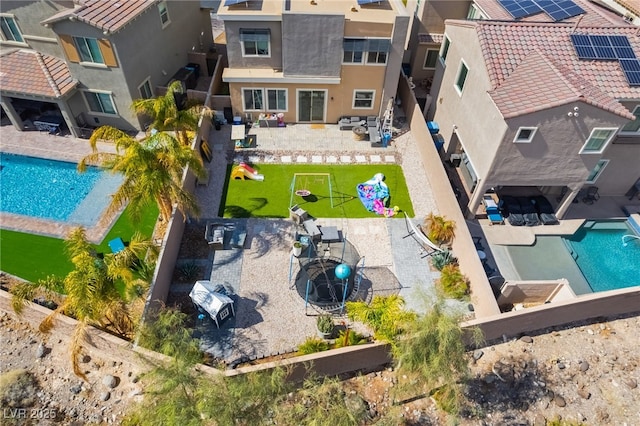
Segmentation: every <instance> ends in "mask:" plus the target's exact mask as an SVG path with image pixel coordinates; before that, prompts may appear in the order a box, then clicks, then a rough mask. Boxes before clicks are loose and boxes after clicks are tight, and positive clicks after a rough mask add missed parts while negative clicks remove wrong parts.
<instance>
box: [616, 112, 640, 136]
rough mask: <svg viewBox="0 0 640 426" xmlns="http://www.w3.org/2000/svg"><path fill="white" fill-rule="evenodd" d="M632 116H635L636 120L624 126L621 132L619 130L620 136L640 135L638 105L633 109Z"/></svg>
mask: <svg viewBox="0 0 640 426" xmlns="http://www.w3.org/2000/svg"><path fill="white" fill-rule="evenodd" d="M633 115H635V116H636V119H635V120H633V121H630V122H628V123H627V124H625V126H624V127H623V128H622V130H620V133H621V134H627V135H637V134H640V105H637V106H636V107H635V108H634V109H633Z"/></svg>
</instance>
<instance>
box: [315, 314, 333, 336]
mask: <svg viewBox="0 0 640 426" xmlns="http://www.w3.org/2000/svg"><path fill="white" fill-rule="evenodd" d="M316 326H317V327H318V331H320V333H325V334H330V333H333V327H334V324H333V318H332V317H331V315H328V314H324V315H320V316H319V317H318V318H317V319H316Z"/></svg>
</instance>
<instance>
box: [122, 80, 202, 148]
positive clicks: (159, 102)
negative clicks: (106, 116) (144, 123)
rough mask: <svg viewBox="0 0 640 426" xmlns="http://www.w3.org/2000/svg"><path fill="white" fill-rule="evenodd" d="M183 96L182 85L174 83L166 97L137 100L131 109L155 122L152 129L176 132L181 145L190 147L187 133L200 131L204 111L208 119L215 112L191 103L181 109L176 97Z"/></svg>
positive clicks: (168, 89)
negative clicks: (199, 123)
mask: <svg viewBox="0 0 640 426" xmlns="http://www.w3.org/2000/svg"><path fill="white" fill-rule="evenodd" d="M181 94H182V83H181V82H180V81H174V82H173V83H171V84H170V85H169V87H168V88H167V93H165V94H164V96H158V97H156V98H150V99H136V100H134V101H133V103H132V104H131V108H132V109H133V111H134V112H135V113H137V114H144V115H146V116H148V117H150V118H151V119H152V120H153V121H152V123H151V125H150V128H151V129H155V130H157V131H158V132H165V131H175V132H176V134H177V136H178V140H179V141H180V143H182V144H183V145H190V144H189V136H188V133H187V132H188V131H196V130H197V129H198V121H199V119H200V114H201V113H202V112H203V111H204V112H205V115H206V116H208V117H211V115H212V113H213V111H211V110H209V109H208V108H206V107H205V106H204V105H202V104H198V103H193V102H189V101H187V102H186V105H185V106H184V108H182V109H181V108H180V106H179V105H178V104H177V103H176V96H180V95H181Z"/></svg>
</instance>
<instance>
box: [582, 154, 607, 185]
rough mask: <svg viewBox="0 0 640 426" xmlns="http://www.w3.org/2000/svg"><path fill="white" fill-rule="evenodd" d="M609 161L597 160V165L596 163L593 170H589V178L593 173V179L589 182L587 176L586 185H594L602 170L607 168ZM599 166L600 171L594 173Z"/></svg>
mask: <svg viewBox="0 0 640 426" xmlns="http://www.w3.org/2000/svg"><path fill="white" fill-rule="evenodd" d="M609 161H610V160H607V159H604V158H602V159H600V160H598V163H596V165H595V166H594V167H593V170H591V171H590V172H589V176H591V174H592V173H594V172H595V174H594V175H593V177H592V178H591V179H590V180H589V176H587V180H586V183H596V181H597V180H598V178H599V177H600V176H601V175H602V172H603V171H604V169H605V168H606V167H607V164H609ZM600 164H602V166H600ZM598 166H600V169H599V170H598V171H596V168H597V167H598Z"/></svg>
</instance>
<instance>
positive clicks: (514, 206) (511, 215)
mask: <svg viewBox="0 0 640 426" xmlns="http://www.w3.org/2000/svg"><path fill="white" fill-rule="evenodd" d="M498 208H499V209H500V210H501V213H502V216H504V217H506V218H507V220H508V221H509V224H510V225H511V226H523V225H524V223H525V222H524V216H523V215H522V209H521V207H520V203H519V202H518V200H517V199H516V198H515V197H511V196H509V195H505V196H504V197H501V198H500V202H499V203H498Z"/></svg>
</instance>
